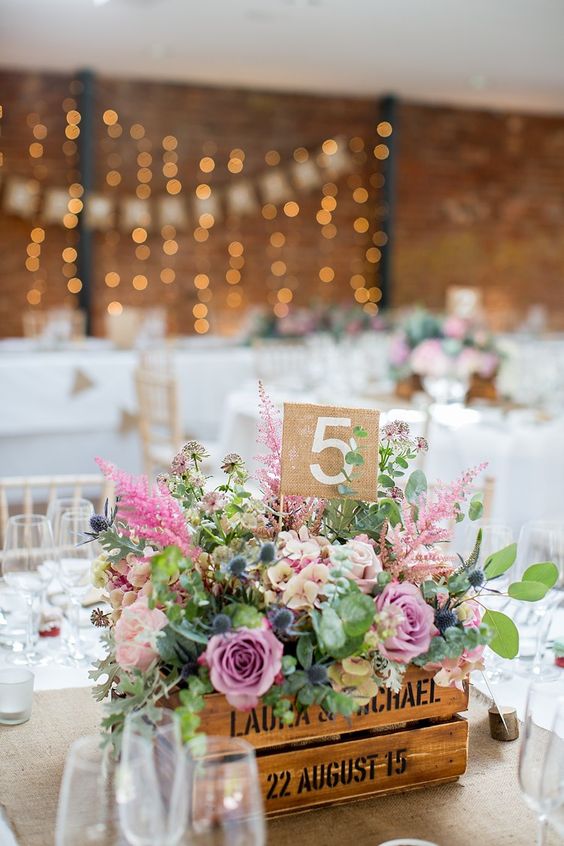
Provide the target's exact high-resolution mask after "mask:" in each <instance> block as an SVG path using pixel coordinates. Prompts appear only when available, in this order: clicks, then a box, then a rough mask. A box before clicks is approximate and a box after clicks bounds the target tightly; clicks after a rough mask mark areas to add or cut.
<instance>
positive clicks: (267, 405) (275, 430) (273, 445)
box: [255, 382, 282, 499]
mask: <svg viewBox="0 0 564 846" xmlns="http://www.w3.org/2000/svg"><path fill="white" fill-rule="evenodd" d="M258 392H259V412H260V422H259V425H258V434H257V443H258V444H259V446H262V447H264V448H265V449H266V453H264V454H262V455H260V456H257V458H256V460H257V461H259V462H260V463H261V465H262V466H261V467H260V468H259V469H258V470H257V471H256V474H255V476H256V479H257V482H258V483H259V484H260V486H261V489H262V492H263V493H264V494H265V496H267V497H269V498H272V499H277V498H278V497H279V496H280V463H281V460H282V419H281V417H280V412H279V411H278V409H276V408H275V407H274V404H273V402H272V400H271V399H270V397H269V396H268V394H267V393H266V391H265V389H264V385H263V384H262V382H259V386H258Z"/></svg>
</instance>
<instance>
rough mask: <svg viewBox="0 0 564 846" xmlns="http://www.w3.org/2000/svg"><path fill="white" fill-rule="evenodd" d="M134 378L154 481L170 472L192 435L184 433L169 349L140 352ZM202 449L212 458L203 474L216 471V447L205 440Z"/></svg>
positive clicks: (142, 434) (143, 441)
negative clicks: (173, 461) (177, 455)
mask: <svg viewBox="0 0 564 846" xmlns="http://www.w3.org/2000/svg"><path fill="white" fill-rule="evenodd" d="M134 378H135V390H136V394H137V405H138V421H139V437H140V440H141V450H142V455H143V469H144V472H145V474H146V475H147V477H148V478H149V479H152V478H154V476H155V475H156V474H157V473H159V472H163V471H167V470H169V469H170V463H171V461H172V459H173V458H174V456H175V455H176V453H177V452H178V451H179V449H181V447H182V446H183V444H184V443H185V442H186V441H187V440H191V438H192V437H193V436H192V435H190V434H188V433H184V432H183V430H182V415H181V408H180V400H179V387H178V379H177V376H176V372H175V368H174V360H173V357H172V353H171V352H170V350H168V349H166V348H164V349H163V348H158V349H150V350H145V351H144V352H143V353H141V355H140V356H139V362H138V366H137V368H136V370H135V377H134ZM203 446H204V447H205V448H206V450H207V451H208V453H209V455H210V457H209V459H208V460H207V461H206V462H204V467H203V469H204V472H208V471H209V472H213V470H214V469H215V465H216V457H217V455H216V454H217V445H216V444H215V443H210V442H207V441H204V442H203Z"/></svg>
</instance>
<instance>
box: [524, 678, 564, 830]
mask: <svg viewBox="0 0 564 846" xmlns="http://www.w3.org/2000/svg"><path fill="white" fill-rule="evenodd" d="M559 704H560V702H559V699H558V697H557V696H555V695H554V685H551V684H547V683H546V682H533V683H532V684H531V686H530V688H529V692H528V696H527V707H526V710H525V720H524V723H523V729H522V739H521V748H520V750H519V785H520V787H521V792H522V793H523V796H524V798H525V801H526V802H527V804H528V805H529V807H530V808H531V809H532V810H533V811H535V813H536V814H537V816H538V820H539V826H538V839H537V846H543V844H544V842H545V835H546V821H547V814H546V802H545V798H544V796H545V790H546V786H545V782H544V779H545V763H546V758H547V752H548V748H549V742H550V738H551V734H550V732H549V731H547V727H549V726H551V725H553V724H554V720H555V717H556V714H557V711H558V709H559Z"/></svg>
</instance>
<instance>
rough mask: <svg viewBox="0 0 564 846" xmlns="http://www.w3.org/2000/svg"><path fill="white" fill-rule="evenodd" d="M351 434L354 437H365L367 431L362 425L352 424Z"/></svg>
mask: <svg viewBox="0 0 564 846" xmlns="http://www.w3.org/2000/svg"><path fill="white" fill-rule="evenodd" d="M353 435H354V436H355V438H367V437H368V432H367V431H366V429H365V428H364V426H354V427H353Z"/></svg>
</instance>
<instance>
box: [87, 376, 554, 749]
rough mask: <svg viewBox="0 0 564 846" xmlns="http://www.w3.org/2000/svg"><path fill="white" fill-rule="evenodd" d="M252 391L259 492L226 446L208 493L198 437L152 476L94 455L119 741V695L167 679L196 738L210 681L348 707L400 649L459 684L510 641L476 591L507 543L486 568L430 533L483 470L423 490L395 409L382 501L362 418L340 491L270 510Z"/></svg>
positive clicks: (413, 448)
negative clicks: (108, 502)
mask: <svg viewBox="0 0 564 846" xmlns="http://www.w3.org/2000/svg"><path fill="white" fill-rule="evenodd" d="M260 397H261V400H260V401H261V407H262V425H261V434H260V439H261V442H262V444H263V445H264V446H265V447H266V450H267V452H266V455H265V456H264V457H263V465H262V469H261V470H260V471H259V473H258V482H259V483H260V486H261V489H262V494H261V495H260V496H254V495H252V494H251V493H250V492H249V491H248V490H247V486H246V483H247V481H248V478H247V473H246V470H245V467H244V464H243V462H242V460H241V458H240V457H239V456H237V455H235V454H231V455H228V456H226V458H225V459H224V461H223V465H222V469H223V471H224V472H225V482H224V483H223V484H221V485H219V486H218V487H216V488H215V489H213V490H206V478H205V477H204V475H203V474H202V472H201V463H202V460H203V459H204V457H205V452H204V449H203V448H202V447H201V446H200V445H199V444H198V443H196V442H194V441H192V442H190V443H188V444H186V445H185V447H184V448H183V450H182V451H181V452H180V453H179V454H178V455H177V456H176V457H175V459H174V461H173V463H172V467H171V472H170V475H168V476H162V477H160V478H159V479H158V480H157V482H156V484H155V485H154V487H153V488H151V487H150V485H149V483H148V481H147V479H145V478H133V477H130V476H128V475H127V474H125V473H123V472H122V471H120V470H118V469H116V468H115V467H113V466H112V465H109V464H107V463H105V462H103V461H100V462H99V463H100V466H101V467H102V469H103V471H104V472H105V473H106V475H107V476H108V477H110V478H111V479H113V480H114V482H115V485H116V490H117V496H118V499H117V506H116V509H115V510H113V511H111V512H109V511H108V510H107V509H106V513H105V514H103V515H97V516H95V517H93V518H92V533H91V535H90V538H96V539H97V541H98V542H99V543H100V544H101V546H102V548H103V550H104V552H103V553H102V554H101V555H100V557H99V558H98V559H97V560H96V561H95V563H94V567H93V577H94V582H95V584H96V585H97V586H98V587H101V588H103V589H104V591H105V592H106V594H107V598H108V601H109V603H110V604H111V608H112V610H111V612H110V613H108V614H105V613H103V612H102V611H101V610H97V611H96V612H94V615H93V621H94V622H95V623H96V624H97V625H102V626H105V627H106V629H107V631H106V633H105V638H106V645H107V657H106V658H105V659H104V660H102V661H100V662H99V663H98V665H97V666H96V667H95V669H94V670H93V671H92V674H91V675H92V677H93V678H94V679H95V680H97V681H98V682H99V684H98V687H97V688H96V695H97V697H98V698H99V699H104V698H105V697H106V696H107V695H108V693H109V692H110V691H114V692H115V693H116V694H117V696H116V697H114V698H113V700H112V701H111V703H110V704H109V705H108V706H107V707H108V713H107V716H106V717H105V719H104V725H105V727H106V728H107V729H112V731H113V737H114V738H119V733H120V729H121V727H122V724H123V720H124V718H125V715H126V714H127V713H128V712H129V711H130V710H132V709H137V708H142V707H145V708H149V709H154V708H156V707H157V703H159V702H160V701H161V700H163V699H166V698H167V697H170V695H171V694H172V693H173V692H178V694H179V701H180V706H179V707H178V712H179V714H180V716H181V720H182V725H183V731H184V734H185V736H186V737H187V738H189V737H191V736H193V735H194V733H195V732H197V730H198V725H199V722H200V718H199V716H198V712H199V711H200V710H201V709H202V708H203V707H204V705H205V699H204V696H205V694H207V693H211V692H213V691H216V692H218V693H222V694H224V695H225V696H226V698H227V700H228V702H229V703H230V704H231V705H232V706H233V707H234V708H237V709H251V708H253V707H255V706H256V705H258V703H259V701H262V703H263V704H265V705H269V706H271V707H272V708H273V710H274V713H275V715H276V716H277V717H278V718H279V719H280V720H281V721H283V723H287V724H291V723H292V721H293V720H294V717H295V715H296V711H300V710H303V709H305V708H307V707H308V706H310V705H313V704H317V705H319V706H321V707H322V708H323V709H325V710H326V711H327V712H330V713H340V714H344V715H350V714H352V713H353V712H354V711H355V710H356V709H358V708H359V707H360V706H362V705H364V704H366V703H368V701H369V700H370V699H371V698H372V697H373V696H374V695H375V694H376V692H377V690H378V688H380V687H391V688H392V689H394V690H398V689H399V687H400V686H401V683H402V679H403V676H404V673H405V671H406V668H407V667H408V666H409V665H410V664H415V665H417V666H420V667H424V668H427V669H429V670H431V671H432V672H434V673H435V674H436V680H437V681H438V683H440V684H458V685H460V684H461V683H462V682H463V681H464V680H465V679H466V678H467V677H468V674H469V673H470V672H471V671H472V670H473V669H479V668H481V667H482V660H483V659H482V654H483V650H484V647H485V645H486V644H488V643H489V644H490V646H491V647H492V649H494V650H496V651H497V652H498V653H499V654H500V655H502V656H505V657H508V658H510V657H514V656H515V655H516V654H517V649H518V634H517V630H516V628H515V625H514V623H513V622H512V621H511V620H510V619H509V618H508V617H506V616H505V615H504V614H502V613H500V612H497V611H486V612H485V613H484V610H485V609H484V607H483V605H482V599H483V597H484V595H485V594H486V593H487V592H488V591H489V590H492V589H495V581H493V583H492V581H491V580H495V578H496V577H497V576H499V575H500V574H501V573H503V572H505V570H507V569H508V568H509V567H510V566H511V564H512V563H513V561H514V559H515V554H516V549H515V545H512V546H510V547H507V548H506V549H503V550H500V551H499V552H498V553H496V554H495V555H492V556H490V557H489V558H488V560H487V561H486V562H485V565H484V566H483V567H479V566H478V560H479V549H480V533H479V532H478V534H477V540H476V545H475V548H474V550H473V552H472V554H471V555H470V556H469V558H468V559H466V560H464V559H462V558H460V557H456V556H452V555H450V554H449V553H448V551H445V550H443V549H442V548H441V545H443V546H444V544H445V543H446V542H447V541H448V540H449V537H450V532H449V528H448V523H449V521H451V520H461V519H463V518H464V516H465V511H466V510H467V511H468V516H469V517H470V518H473V519H476V518H478V517H479V516H480V514H481V502H480V497H479V496H478V495H476V494H474V495H472V493H471V489H472V484H473V482H474V479H475V478H476V475H477V474H478V472H480V470H481V469H482V468H480V467H478V468H476V469H474V470H471V471H468V472H467V473H465V474H464V475H463V476H462V478H460V479H459V480H457V481H455V482H454V483H451V484H448V485H441V486H439V487H437V488H434V489H433V493H431V492H430V491H429V490H428V489H427V481H426V479H425V476H424V474H423V473H422V472H421V471H419V470H415V471H414V472H412V473H411V474H409V475H407V470H408V468H409V465H410V463H411V462H413V461H414V460H415V459H416V457H417V454H418V453H419V452H420V451H421V450H426V449H427V444H426V442H425V440H424V439H422V438H419V439H413V438H411V437H410V434H409V429H408V427H407V425H406V424H405V423H401V422H396V423H392V424H390V425H387V426H385V427H384V428H383V430H382V433H381V443H380V454H379V470H380V472H379V499H378V502H376V503H369V502H362V501H359V500H356V499H354V484H355V475H356V474H357V473H358V472H359V468H361V467H362V464H363V457H362V451H363V446H362V441H363V438H365V437H366V435H367V433H366V431H365V430H363V429H362V427H358V426H357V427H355V428H354V437H355V442H354V443H355V445H354V447H352V448H351V451H350V452H349V453H348V454H347V455H346V459H345V465H344V472H345V475H346V478H347V482H346V484H344V485H343V486H342V487H341V490H340V494H341V495H342V498H340V499H335V500H327V501H325V500H320V499H304V498H301V497H295V496H292V497H285V498H284V507H283V510H282V512H281V511H280V496H279V493H280V487H279V479H280V446H281V421H280V418H279V416H278V414H277V412H276V411H275V410H274V408H273V407H272V405H271V403H270V401H269V399H268V398H267V396H266V395H265V393H264V391H263V390H262V388H261V389H260ZM556 576H557V572H556V568H555V567H554V565H550V564H538V565H533V567H531V568H529V570H528V571H526V572H525V574H524V575H523V580H522V581H521V582H518V583H516V584H514V585H511V586H510V588H509V594H510V595H511V596H514V597H515V598H518V599H526V600H533V599H539V598H541V597H542V596H544V595H545V593H546V592H547V590H548V589H549V588H550V587H551V586H552V584H554V582H555V580H556ZM492 584H493V587H491V585H492Z"/></svg>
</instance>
